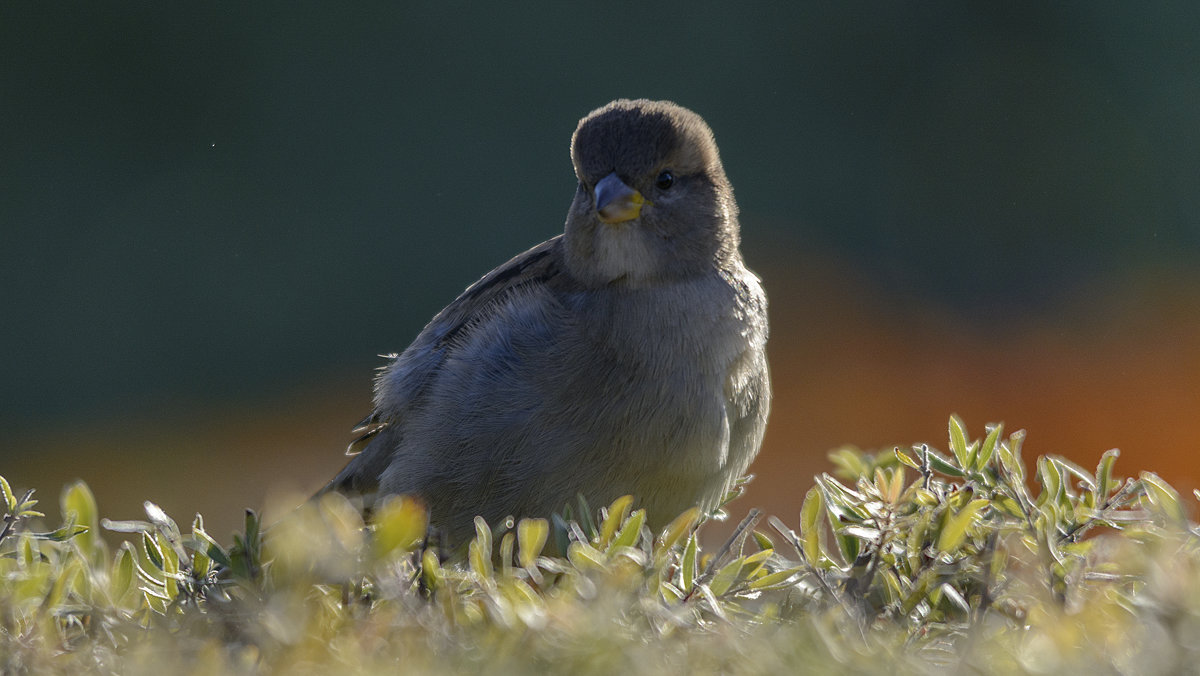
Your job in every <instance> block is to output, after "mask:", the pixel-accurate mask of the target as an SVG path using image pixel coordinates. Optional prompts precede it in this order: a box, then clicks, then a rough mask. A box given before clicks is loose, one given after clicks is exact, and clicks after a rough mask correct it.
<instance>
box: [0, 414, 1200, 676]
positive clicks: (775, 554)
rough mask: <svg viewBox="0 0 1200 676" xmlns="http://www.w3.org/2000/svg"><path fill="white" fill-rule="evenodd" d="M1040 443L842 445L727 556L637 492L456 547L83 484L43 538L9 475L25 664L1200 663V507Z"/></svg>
mask: <svg viewBox="0 0 1200 676" xmlns="http://www.w3.org/2000/svg"><path fill="white" fill-rule="evenodd" d="M1023 438H1024V433H1023V432H1016V433H1014V434H1011V435H1009V436H1007V437H1006V436H1005V435H1004V432H1003V428H1002V427H1001V426H999V425H993V426H988V428H987V429H986V431H985V434H984V436H983V438H982V439H977V440H973V441H971V440H969V436H968V435H967V433H966V430H965V428H964V425H963V424H962V422H961V421H960V420H959V419H958V418H956V417H952V418H951V419H950V425H949V445H948V452H946V453H941V452H938V451H937V450H935V449H933V448H930V447H928V446H918V447H914V448H912V449H894V450H892V451H886V452H881V453H864V452H861V451H858V450H855V449H840V450H838V451H835V452H834V453H832V454H831V458H832V460H833V461H834V464H835V466H836V468H837V471H836V472H835V473H834V474H833V475H829V474H825V475H822V476H819V477H817V478H816V481H815V485H813V486H812V487H811V488H810V489H809V490H808V491H807V494H806V495H805V497H804V499H803V505H802V507H801V510H800V515H799V522H798V523H794V524H787V523H785V522H784V521H782V520H780V519H777V518H775V517H770V518H767V519H765V520H764V519H763V518H762V515H761V514H760V513H758V512H757V511H754V510H752V512H751V514H750V516H748V517H747V518H746V519H745V520H744V521H743V522H742V523H741V524H740V525H739V527H738V528H737V529H736V531H735V533H734V535H733V536H732V537H731V538H730V539H729V540H728V541H727V542H726V543H725V544H724V546H722V547H720V548H719V549H717V550H716V551H712V552H706V551H704V549H703V548H702V547H701V546H700V540H699V537H698V529H700V528H703V523H704V521H705V517H704V516H703V515H700V514H699V513H697V512H696V511H695V510H693V511H689V512H687V513H685V514H682V515H680V516H679V517H678V518H677V519H675V521H674V522H672V523H671V524H670V525H669V526H668V527H667V528H666V529H664V531H663V532H661V533H651V532H649V531H648V529H647V528H646V527H645V525H644V524H645V514H644V513H643V512H642V511H641V510H636V509H633V504H634V503H633V500H632V499H631V498H622V499H620V500H617V501H616V502H614V503H613V504H611V505H608V506H607V507H605V508H603V509H601V510H599V512H598V513H596V514H593V513H592V511H591V509H590V508H589V507H588V506H587V505H586V504H581V505H580V506H579V507H578V508H577V509H573V510H570V511H568V512H566V513H565V514H564V516H562V517H556V518H555V519H553V520H552V521H546V520H540V519H530V520H524V521H521V522H519V523H512V522H511V521H510V522H505V523H501V524H486V523H484V522H483V521H482V520H481V519H480V520H477V522H476V537H475V539H474V540H473V541H472V542H470V543H469V545H468V547H467V548H466V550H465V551H464V552H462V553H461V554H460V555H458V556H456V557H451V558H450V559H448V560H443V559H442V558H441V557H440V556H439V553H438V552H436V551H435V550H433V549H431V548H429V547H428V546H427V543H426V541H425V533H426V522H425V514H424V511H423V509H422V508H421V506H420V504H419V503H417V502H415V501H413V500H410V499H407V498H394V499H391V500H389V501H388V502H386V503H385V504H384V505H382V506H381V508H380V509H378V510H377V511H376V512H375V514H373V516H372V519H371V522H370V523H364V522H363V520H362V518H361V515H360V513H359V511H358V510H357V509H356V508H355V507H353V506H352V505H351V504H350V503H349V502H348V501H347V500H345V499H344V498H342V497H340V496H337V495H327V496H324V497H323V498H322V499H321V500H319V501H313V502H309V503H307V504H304V505H302V506H301V507H300V508H298V509H297V510H296V512H294V513H293V514H291V515H289V516H287V517H285V518H284V519H283V520H282V521H280V522H279V523H277V524H274V525H272V526H271V527H270V528H264V527H263V524H262V523H261V520H260V519H259V517H258V515H257V514H255V513H254V512H251V511H247V513H246V520H245V528H244V530H243V532H241V533H238V534H236V535H235V536H234V538H233V541H232V543H231V544H229V545H223V544H221V543H219V542H218V541H217V539H215V538H214V537H212V536H211V535H210V534H208V533H207V532H206V531H205V529H204V522H203V519H202V518H201V517H200V516H199V515H197V516H196V517H195V519H194V520H193V521H192V523H191V527H190V528H188V529H182V528H180V527H179V526H178V525H177V523H176V522H175V521H174V520H173V519H171V518H170V517H169V516H168V515H166V514H165V513H163V511H162V510H161V509H159V508H158V507H157V506H155V505H153V504H152V503H147V504H146V516H147V518H146V520H144V521H125V522H112V521H107V520H102V519H100V517H99V511H98V509H97V506H96V502H95V499H94V498H93V496H92V494H91V492H90V491H89V490H88V488H87V486H86V485H85V484H83V483H82V482H80V483H75V484H72V485H69V486H67V487H66V488H65V489H64V490H63V492H62V497H61V500H60V503H61V511H62V515H63V520H64V521H63V524H62V525H61V526H60V527H59V528H57V529H55V530H52V531H40V530H38V529H37V523H38V521H40V520H41V517H42V516H43V515H42V514H41V513H39V512H38V511H36V510H35V509H34V508H35V507H36V504H37V502H36V500H34V499H33V498H32V491H30V492H27V493H25V494H24V495H23V496H21V497H18V496H17V495H16V494H15V493H13V491H12V490H11V489H10V487H9V485H8V483H7V482H5V481H3V479H2V478H0V489H2V493H3V495H2V497H3V501H4V502H3V505H0V507H3V511H4V512H5V516H4V520H3V522H2V525H0V673H6V674H7V673H37V674H42V673H78V672H81V671H83V672H117V673H140V672H151V671H153V672H155V673H160V672H162V671H164V670H171V671H180V672H187V673H260V672H276V673H328V672H330V671H333V670H338V671H341V672H366V673H374V672H381V673H382V672H385V671H386V672H397V671H399V672H403V673H410V672H434V671H437V672H445V671H448V670H449V671H481V670H484V669H486V670H487V671H488V672H489V673H506V672H508V673H530V672H535V671H549V672H556V673H557V672H570V673H583V674H589V673H606V674H607V673H618V672H619V673H630V674H633V673H664V672H689V673H691V672H696V673H735V674H736V673H780V672H785V671H819V672H821V671H828V672H835V673H840V672H849V673H878V674H889V675H894V674H906V673H912V674H927V673H930V672H935V673H936V672H944V673H986V674H990V673H997V674H1008V673H1031V674H1032V673H1084V672H1088V673H1190V672H1194V671H1197V670H1198V668H1197V667H1196V666H1195V665H1197V664H1200V662H1198V660H1197V659H1196V658H1197V655H1196V654H1195V652H1196V651H1197V648H1196V647H1195V646H1196V645H1197V641H1196V640H1195V638H1196V635H1197V628H1198V627H1200V624H1198V623H1197V617H1198V611H1200V585H1198V584H1197V581H1198V580H1200V576H1198V574H1197V570H1198V564H1200V556H1198V554H1197V552H1198V548H1197V540H1196V536H1195V533H1194V532H1193V526H1192V525H1191V524H1190V523H1189V522H1188V520H1187V515H1186V510H1185V508H1184V507H1183V505H1182V503H1181V501H1180V498H1179V495H1178V494H1177V493H1176V491H1175V490H1174V489H1172V488H1171V487H1170V486H1169V485H1168V484H1166V483H1165V482H1164V481H1162V479H1160V478H1159V477H1157V476H1156V475H1154V474H1151V473H1147V472H1143V473H1142V474H1141V475H1140V476H1138V477H1137V478H1130V479H1120V478H1118V477H1116V476H1115V475H1114V473H1113V472H1114V463H1115V461H1116V459H1117V452H1116V451H1115V450H1114V451H1109V452H1107V453H1104V454H1103V455H1102V457H1101V459H1100V461H1099V464H1098V466H1097V468H1096V470H1095V471H1094V472H1091V471H1088V470H1085V469H1084V468H1082V467H1079V466H1077V465H1075V464H1073V463H1071V462H1069V461H1067V460H1065V459H1063V458H1057V457H1052V456H1046V457H1040V458H1038V459H1037V461H1036V462H1035V463H1034V464H1033V466H1032V476H1031V477H1030V476H1027V468H1026V466H1025V465H1024V464H1023V462H1022V460H1021V442H1022V440H1023ZM1030 480H1032V483H1033V484H1035V485H1036V489H1035V488H1032V487H1031V486H1030V483H1031V481H1030ZM739 490H740V489H739ZM732 497H734V496H733V495H731V496H730V498H732ZM572 514H574V516H572ZM101 524H103V526H104V527H105V528H107V529H108V530H110V531H112V532H114V533H119V534H122V537H123V538H124V539H123V540H121V541H120V544H119V545H118V546H116V547H112V546H110V545H109V544H108V543H107V542H106V541H105V539H103V538H101V537H100V536H99V528H100V527H101Z"/></svg>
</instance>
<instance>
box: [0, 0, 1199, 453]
mask: <svg viewBox="0 0 1200 676" xmlns="http://www.w3.org/2000/svg"><path fill="white" fill-rule="evenodd" d="M528 7H529V9H528V10H526V9H518V8H517V6H516V5H512V6H509V5H507V4H504V5H501V4H499V3H488V4H487V5H486V7H484V8H481V6H476V5H467V4H466V3H455V2H437V3H422V4H417V3H375V2H364V3H346V4H340V3H328V4H311V3H268V4H263V3H236V4H235V3H229V4H222V3H173V2H172V3H161V2H154V3H146V2H143V3H134V2H123V3H45V2H5V3H4V4H3V5H0V226H2V232H3V239H2V242H0V286H2V288H3V294H2V296H0V321H2V322H3V326H4V328H3V330H2V332H0V355H3V357H2V359H0V369H2V371H0V431H3V432H5V433H6V434H7V433H14V432H27V431H29V430H35V429H46V430H53V429H55V428H62V427H70V426H71V425H74V424H76V423H78V422H80V421H89V420H93V421H94V420H100V419H106V418H120V417H121V416H126V415H131V414H135V413H136V414H137V415H139V416H147V415H154V413H155V412H156V411H167V410H170V411H174V412H178V410H180V409H182V408H185V407H186V406H188V405H190V404H191V402H195V401H198V400H199V401H205V400H221V401H228V400H231V399H236V398H238V397H243V396H252V395H256V394H259V393H262V392H273V391H278V390H280V389H286V388H287V387H289V386H290V384H292V383H299V382H305V381H308V380H310V379H311V378H313V377H314V376H313V374H348V373H353V374H360V375H361V377H362V379H363V388H364V391H365V389H366V387H367V379H368V377H369V372H370V369H371V368H372V367H373V366H375V365H377V364H378V361H379V360H378V359H377V358H376V357H375V355H376V354H378V353H382V352H390V351H395V350H399V349H402V348H403V347H404V346H405V345H406V344H407V343H408V341H409V340H411V338H412V336H413V335H414V334H415V332H416V331H417V330H418V329H419V328H420V326H421V325H422V324H423V322H424V321H425V320H426V319H428V317H430V316H431V315H432V314H433V313H434V312H435V311H436V310H437V309H438V308H440V307H441V306H442V305H444V304H445V303H446V302H447V301H449V300H450V299H451V298H452V297H453V296H454V295H455V294H457V292H458V291H460V290H461V289H462V288H463V287H464V286H466V285H467V284H468V283H470V282H471V281H473V280H474V279H476V278H477V277H478V276H480V275H481V274H482V273H483V272H485V271H486V270H488V269H490V268H491V267H493V266H494V265H496V264H498V263H500V262H502V261H504V260H506V259H507V258H508V257H509V256H511V255H513V254H515V253H517V252H519V251H521V250H523V249H524V248H526V247H528V246H530V245H532V244H534V243H536V242H538V241H540V240H542V239H545V238H546V237H549V236H551V235H553V234H555V233H557V232H559V231H560V229H561V224H562V220H563V216H564V214H565V210H566V207H567V205H568V203H569V201H570V199H571V196H572V192H573V187H574V180H573V176H572V174H571V168H570V164H569V161H568V155H567V143H568V139H569V137H570V134H571V132H572V130H573V129H574V126H575V123H576V121H577V120H578V118H579V117H581V116H582V115H583V114H585V113H587V112H588V111H589V110H591V109H592V108H594V107H597V106H599V105H602V104H604V103H605V102H607V101H609V100H610V99H613V98H616V97H642V96H644V97H652V98H669V99H673V100H676V101H678V102H680V103H682V104H684V105H686V106H688V107H691V108H693V109H694V110H696V111H697V112H699V113H700V114H701V115H703V116H704V117H705V118H706V119H707V120H708V121H709V123H710V124H711V126H712V127H713V129H714V130H715V132H716V135H717V140H718V143H719V145H720V148H721V151H722V155H723V158H724V160H725V164H726V168H727V171H728V174H729V175H730V177H731V180H732V181H733V183H734V185H735V187H736V191H737V197H738V199H739V202H740V204H741V207H742V215H743V217H742V222H743V230H744V241H745V249H746V251H747V257H748V258H749V259H750V260H751V263H752V265H753V266H754V267H756V268H758V269H760V270H761V269H764V268H766V269H774V270H784V271H786V269H787V266H788V265H790V264H792V262H793V261H799V260H802V259H801V258H800V256H801V254H805V255H811V254H813V253H814V252H816V253H817V254H818V255H819V254H820V253H821V252H829V253H830V254H833V255H836V256H839V257H840V258H841V259H842V260H846V261H849V262H851V264H853V265H855V266H859V267H861V268H862V270H864V271H866V273H867V274H868V275H870V276H871V277H873V278H875V279H876V280H879V281H881V282H883V283H884V284H886V285H887V286H888V287H890V288H891V289H892V290H893V291H896V292H899V293H903V294H906V295H910V296H912V297H917V298H922V299H925V300H927V301H928V302H930V303H933V304H935V305H939V306H941V307H943V308H950V309H951V310H952V311H953V312H955V313H957V314H958V315H959V316H961V317H962V318H963V321H970V322H980V323H981V322H984V321H986V320H987V318H988V317H989V316H991V315H994V314H995V313H1003V314H1005V315H1008V316H1011V317H1014V318H1019V317H1022V316H1028V315H1036V314H1038V313H1045V312H1051V311H1053V308H1054V307H1056V305H1055V304H1056V303H1057V302H1058V300H1059V299H1060V298H1061V296H1062V294H1080V293H1086V291H1087V289H1088V288H1090V287H1091V285H1094V284H1099V283H1103V281H1104V280H1105V279H1111V278H1119V276H1120V275H1123V274H1133V275H1146V274H1148V275H1153V274H1158V271H1161V270H1178V269H1184V270H1190V269H1194V268H1195V267H1196V264H1197V261H1198V260H1200V255H1198V254H1200V225H1198V216H1197V214H1200V39H1198V36H1200V9H1198V8H1200V5H1197V4H1196V3H1189V2H1176V3H1162V4H1144V3H1118V2H1094V1H1089V2H1074V3H1041V2H1028V3H1027V2H1016V3H1010V2H1005V3H991V2H989V3H972V2H934V3H928V2H921V3H915V2H879V3H874V2H871V3H862V2H830V3H806V2H791V3H778V4H774V5H769V6H768V5H755V4H743V3H719V4H693V3H687V4H681V3H671V4H669V5H660V4H656V3H645V2H639V3H627V4H622V3H611V2H603V3H581V4H569V3H557V2H545V3H540V4H537V5H529V6H528ZM772 302H773V304H774V306H773V307H774V309H775V311H781V310H782V311H786V308H787V306H788V304H789V299H788V298H779V297H775V298H773V299H772ZM773 349H786V346H774V348H773ZM347 422H349V421H347ZM21 450H22V449H21V448H11V447H8V445H7V444H5V445H4V447H0V454H6V455H7V454H13V453H20V452H21Z"/></svg>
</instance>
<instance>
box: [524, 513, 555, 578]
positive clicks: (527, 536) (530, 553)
mask: <svg viewBox="0 0 1200 676" xmlns="http://www.w3.org/2000/svg"><path fill="white" fill-rule="evenodd" d="M549 537H550V524H549V522H547V521H546V520H545V519H521V521H520V523H518V524H517V559H518V561H519V563H520V564H521V567H522V568H532V567H533V564H534V563H536V562H537V558H538V557H539V556H541V554H542V550H543V549H545V547H546V540H547V539H548V538H549Z"/></svg>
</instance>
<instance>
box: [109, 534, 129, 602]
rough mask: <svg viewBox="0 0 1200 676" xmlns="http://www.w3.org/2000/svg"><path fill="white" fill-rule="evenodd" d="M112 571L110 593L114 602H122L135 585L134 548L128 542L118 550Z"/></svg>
mask: <svg viewBox="0 0 1200 676" xmlns="http://www.w3.org/2000/svg"><path fill="white" fill-rule="evenodd" d="M112 571H113V572H112V578H111V579H112V583H111V585H112V586H111V588H110V593H111V594H112V598H113V599H114V600H120V599H121V597H123V596H125V594H126V592H128V591H129V588H130V586H132V584H133V574H134V561H133V547H132V546H131V545H130V544H129V543H128V542H122V543H121V548H120V549H118V550H117V556H116V558H115V559H114V560H113V567H112Z"/></svg>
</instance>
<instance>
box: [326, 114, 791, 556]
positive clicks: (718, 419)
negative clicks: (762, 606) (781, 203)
mask: <svg viewBox="0 0 1200 676" xmlns="http://www.w3.org/2000/svg"><path fill="white" fill-rule="evenodd" d="M570 152H571V161H572V164H573V167H574V171H575V177H576V178H577V180H578V185H577V188H576V190H575V194H574V198H573V199H572V202H571V205H570V208H569V209H568V211H567V216H566V222H565V226H564V228H563V232H562V233H561V234H559V235H557V236H555V237H553V238H551V239H549V240H547V241H545V242H542V243H541V244H538V245H537V246H534V247H533V248H531V249H529V250H528V251H525V252H524V253H522V254H519V255H517V256H516V257H514V258H512V259H511V260H509V261H508V262H507V263H504V264H503V265H501V266H500V267H498V268H496V269H495V270H492V271H491V272H489V273H488V274H486V275H484V276H483V277H482V278H481V279H480V280H479V281H477V282H475V283H474V284H472V285H471V286H469V287H468V288H467V289H466V290H465V291H463V292H462V294H461V295H459V296H458V298H456V299H455V300H454V301H453V302H452V303H450V304H449V305H448V306H446V307H445V309H443V310H442V311H441V312H439V313H438V314H437V315H436V316H434V318H433V319H432V320H431V321H430V322H429V323H428V324H427V325H426V326H425V327H424V329H422V330H421V332H420V333H419V334H418V335H417V337H416V339H415V340H414V341H413V342H412V344H411V345H409V347H408V348H407V349H405V350H404V351H403V352H401V353H399V354H398V355H397V354H393V355H386V358H387V359H388V362H387V363H386V364H385V365H384V366H382V367H381V368H380V369H379V372H378V374H377V377H376V379H375V383H374V407H373V411H372V412H371V414H370V415H369V416H367V417H366V418H365V419H364V420H363V421H362V422H361V423H359V424H358V426H356V427H355V428H354V430H353V434H354V435H355V439H354V441H353V442H352V443H351V444H350V446H349V448H348V449H347V454H348V455H352V456H353V457H352V459H351V460H350V461H349V462H348V463H347V464H346V466H345V468H344V469H342V471H341V472H339V473H338V474H337V476H336V477H335V478H334V479H333V480H332V481H331V482H329V483H328V484H327V485H326V486H325V488H324V489H322V490H321V491H320V492H319V493H318V495H320V494H322V493H325V492H329V491H337V492H340V493H343V494H345V495H348V496H352V497H355V498H357V499H360V500H361V501H362V504H363V506H364V509H367V510H369V509H370V507H371V505H374V504H376V503H378V502H379V501H380V500H381V499H383V498H384V497H385V496H388V495H406V496H411V497H413V498H415V499H416V500H418V501H419V502H420V503H421V504H423V505H424V506H425V508H426V510H427V511H428V516H429V519H430V526H431V528H434V529H437V532H438V533H439V535H440V537H442V538H444V540H443V542H444V543H446V542H448V543H451V544H452V545H454V544H458V545H462V544H463V543H464V542H465V541H468V540H470V539H471V537H472V536H473V534H474V528H475V526H474V519H475V517H477V516H482V517H483V518H484V519H485V520H486V521H487V522H488V523H490V524H496V523H498V522H500V521H502V520H504V519H506V518H508V517H516V518H533V517H550V516H552V515H553V514H557V513H561V512H562V510H563V509H564V507H565V506H566V505H568V504H573V503H574V502H575V501H576V500H577V498H578V497H579V496H582V497H583V498H584V499H585V501H586V502H587V503H588V504H591V505H605V504H609V503H610V502H611V501H613V500H615V499H617V498H619V497H621V496H624V495H632V496H634V497H635V499H636V501H637V502H636V504H637V505H638V506H639V507H641V508H643V509H645V510H646V515H647V525H648V526H650V527H651V528H657V527H661V526H663V525H665V524H666V523H668V522H670V521H671V520H672V519H674V518H675V517H676V516H678V515H679V514H681V513H683V512H685V511H687V510H688V509H690V508H691V507H699V508H700V509H702V510H705V511H711V510H714V509H716V508H717V507H718V506H719V503H720V501H721V499H722V497H723V496H724V495H725V494H726V493H727V491H729V490H731V488H732V487H733V486H734V482H735V481H736V480H737V479H738V478H739V477H741V476H742V475H743V474H744V473H745V472H746V470H747V468H748V467H749V465H750V462H751V461H752V460H753V459H754V457H755V455H756V454H757V453H758V451H759V448H760V446H761V444H762V438H763V433H764V430H765V429H766V424H767V415H768V413H769V410H770V402H771V386H770V377H769V372H768V366H767V357H766V342H767V336H768V322H767V299H766V295H765V293H764V291H763V289H762V285H761V282H760V280H759V278H758V277H757V276H756V275H755V274H754V273H752V272H751V271H750V270H748V269H747V268H746V266H745V264H744V263H743V260H742V255H741V252H740V231H739V224H738V208H737V204H736V202H735V201H734V197H733V189H732V187H731V185H730V183H729V180H728V179H727V177H726V175H725V170H724V167H723V165H722V163H721V159H720V156H719V154H718V151H717V146H716V142H715V141H714V138H713V134H712V131H711V129H710V128H709V126H708V124H707V123H706V122H705V121H704V120H703V119H702V118H701V117H700V116H699V115H698V114H696V113H694V112H692V111H691V110H689V109H687V108H684V107H682V106H679V105H677V104H675V103H672V102H670V101H651V100H646V99H637V100H630V99H619V100H616V101H613V102H611V103H609V104H607V105H605V106H602V107H600V108H597V109H596V110H593V111H592V112H591V113H589V114H588V115H586V116H585V117H583V119H581V120H580V121H579V124H578V126H577V127H576V129H575V132H574V134H573V135H572V138H571V146H570Z"/></svg>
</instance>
